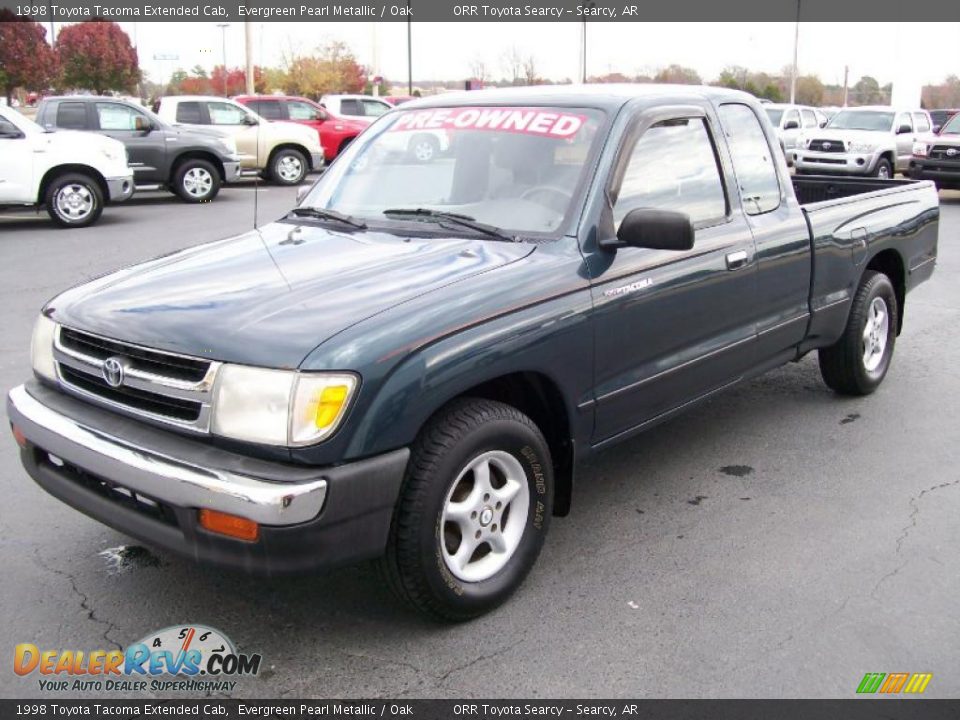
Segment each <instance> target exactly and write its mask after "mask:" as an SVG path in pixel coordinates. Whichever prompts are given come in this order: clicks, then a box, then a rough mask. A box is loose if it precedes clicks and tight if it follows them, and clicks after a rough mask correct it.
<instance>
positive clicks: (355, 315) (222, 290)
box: [48, 222, 535, 369]
mask: <svg viewBox="0 0 960 720" xmlns="http://www.w3.org/2000/svg"><path fill="white" fill-rule="evenodd" d="M534 248H535V246H533V245H529V244H519V243H518V244H512V243H501V242H496V241H489V240H482V239H472V238H471V239H464V238H451V237H428V238H415V237H413V238H408V237H397V236H395V235H391V234H388V233H383V232H361V233H353V234H347V233H342V232H338V231H337V230H334V229H331V228H328V227H319V226H318V225H317V224H302V225H299V224H296V223H289V222H277V223H273V224H270V225H267V226H265V227H263V228H261V229H260V230H259V231H257V230H255V231H252V232H249V233H245V234H243V235H240V236H237V237H235V238H231V239H228V240H222V241H219V242H216V243H211V244H208V245H202V246H199V247H196V248H191V249H188V250H183V251H180V252H177V253H173V254H172V255H168V256H165V257H162V258H158V259H156V260H152V261H150V262H147V263H144V264H142V265H138V266H133V267H130V268H126V269H124V270H121V271H118V272H116V273H112V274H110V275H106V276H104V277H101V278H99V279H97V280H93V281H91V282H89V283H86V284H84V285H80V286H78V287H75V288H73V289H71V290H68V291H67V292H65V293H63V294H61V295H60V296H58V297H57V298H55V299H53V300H52V301H51V302H50V303H49V305H48V309H49V311H50V312H51V313H52V317H53V318H54V319H55V320H57V321H58V322H61V323H63V324H64V325H67V326H69V327H73V328H77V329H80V330H86V331H88V332H92V333H96V334H99V335H103V336H105V337H108V338H113V339H116V340H121V341H126V342H130V343H136V344H139V345H144V346H147V347H154V348H158V349H164V350H169V351H172V352H178V353H182V354H186V355H195V356H199V357H209V358H211V359H215V360H223V361H226V362H238V363H245V364H250V365H260V366H265V367H278V368H293V367H297V366H298V365H299V364H300V363H301V361H302V360H303V359H304V358H305V357H306V356H307V354H308V353H309V352H310V351H311V350H313V348H315V347H316V346H317V345H319V344H320V343H322V342H324V341H326V340H328V339H329V338H331V337H333V336H334V335H336V334H337V333H339V332H340V331H342V330H344V329H346V328H348V327H350V326H352V325H355V324H356V323H359V322H362V321H363V320H365V319H366V318H369V317H372V316H373V315H376V314H378V313H381V312H383V311H385V310H388V309H390V308H393V307H395V306H397V305H400V304H401V303H404V302H406V301H408V300H410V299H412V298H415V297H420V296H423V295H424V294H427V293H430V292H431V291H433V290H436V289H438V288H441V287H445V286H448V285H451V284H454V283H458V282H462V281H464V280H466V279H467V278H470V277H471V276H474V275H477V274H479V273H484V272H488V271H491V270H494V269H495V268H498V267H501V266H504V265H506V264H509V263H511V262H515V261H517V260H520V259H521V258H524V257H526V256H527V255H529V254H530V253H531V252H533V251H534ZM341 369H348V368H341Z"/></svg>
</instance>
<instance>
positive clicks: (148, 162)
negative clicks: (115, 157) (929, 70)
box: [94, 101, 167, 185]
mask: <svg viewBox="0 0 960 720" xmlns="http://www.w3.org/2000/svg"><path fill="white" fill-rule="evenodd" d="M94 117H95V122H96V129H97V130H98V131H99V132H100V134H102V135H107V136H108V137H112V138H114V139H115V140H119V141H120V142H122V143H123V144H124V146H125V147H126V149H127V161H128V163H129V165H130V168H131V169H132V170H133V172H134V173H135V174H134V181H135V182H136V183H137V184H139V185H143V184H145V183H160V182H163V181H164V180H166V178H164V177H163V176H162V175H161V172H162V169H163V168H164V167H165V166H166V163H165V162H164V156H165V154H166V151H167V148H166V138H165V137H164V133H163V131H162V130H160V129H159V128H158V129H154V130H137V118H140V122H141V123H142V124H143V126H144V127H150V125H151V124H152V121H151V120H150V118H148V117H147V116H146V115H144V114H143V113H141V112H137V111H136V110H135V109H134V108H132V107H130V106H129V105H125V104H123V103H117V102H102V101H97V103H96V104H95V106H94Z"/></svg>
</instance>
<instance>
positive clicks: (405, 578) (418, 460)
mask: <svg viewBox="0 0 960 720" xmlns="http://www.w3.org/2000/svg"><path fill="white" fill-rule="evenodd" d="M489 452H499V453H505V454H508V455H509V456H511V457H512V458H513V460H515V461H517V462H519V466H518V467H521V468H522V470H523V474H524V475H525V480H526V484H527V492H528V495H527V498H528V500H529V502H528V507H527V513H526V516H525V517H524V518H523V521H524V523H525V524H524V526H523V530H522V534H521V535H520V536H519V540H518V541H517V543H518V544H516V545H515V550H513V552H512V555H509V559H507V560H506V563H505V565H503V566H502V567H501V568H500V569H499V571H497V572H495V573H493V574H491V575H490V576H489V577H486V578H483V579H480V580H479V581H478V582H466V581H464V580H461V579H459V578H458V577H456V576H455V575H454V574H453V572H451V569H450V568H449V567H448V564H447V560H445V559H444V554H443V553H444V545H443V544H444V543H448V542H449V541H450V538H449V535H448V534H447V533H448V532H449V526H450V524H451V523H448V525H447V527H446V528H445V527H444V526H443V523H442V518H443V511H444V508H445V507H448V506H447V501H448V495H449V494H451V493H453V492H455V491H456V489H458V488H459V485H458V486H457V488H455V487H454V484H455V482H456V481H457V478H458V477H459V476H460V475H461V473H462V472H463V471H464V469H465V468H467V467H468V465H469V464H470V463H471V462H472V461H474V460H476V459H477V458H479V457H480V456H483V455H484V454H485V453H489ZM501 457H503V455H501ZM552 468H553V466H552V461H551V458H550V449H549V447H548V446H547V442H546V440H545V439H544V437H543V434H542V433H541V432H540V430H539V428H538V427H537V426H536V425H535V424H534V423H533V421H532V420H530V418H528V417H527V416H526V415H524V414H523V413H521V412H520V411H519V410H517V409H516V408H514V407H511V406H509V405H505V404H503V403H500V402H494V401H492V400H480V399H471V398H467V399H462V400H457V401H454V402H453V403H451V404H450V405H448V406H447V407H445V408H444V409H442V410H441V411H439V412H438V413H437V414H436V415H435V416H434V417H433V418H432V419H431V420H430V421H429V423H428V424H427V425H426V427H425V428H424V429H423V431H421V433H420V436H419V437H418V439H417V441H416V442H415V443H414V446H413V451H412V455H411V458H410V464H409V466H408V468H407V477H406V479H405V481H404V484H403V488H402V490H401V492H400V498H399V500H398V501H397V507H396V509H395V511H394V515H393V522H392V524H391V527H390V538H389V541H388V544H387V553H386V556H385V557H384V559H383V563H382V565H383V569H384V571H385V574H386V577H387V579H388V581H389V584H390V586H391V587H392V588H393V590H394V592H396V593H397V595H398V596H399V597H400V598H401V599H403V600H405V601H406V602H408V603H410V604H411V605H412V606H413V607H415V608H416V609H417V610H419V611H421V612H423V613H425V614H427V615H429V616H431V617H433V618H435V619H439V620H446V621H463V620H469V619H470V618H474V617H477V616H478V615H482V614H483V613H485V612H488V611H489V610H492V609H493V608H495V607H497V606H498V605H500V604H501V603H502V602H504V601H505V600H506V599H507V598H508V597H510V595H511V594H512V593H513V592H514V591H515V590H516V589H517V587H519V585H520V584H521V583H522V582H523V580H524V578H525V577H526V575H527V573H528V572H529V571H530V568H531V567H533V564H534V562H535V561H536V559H537V556H538V555H539V554H540V549H541V548H542V547H543V542H544V538H545V536H546V533H547V528H548V526H549V524H550V516H551V513H552V510H553V495H554V482H553V469H552ZM464 477H465V478H466V477H467V476H466V475H465V476H464ZM521 482H522V481H521ZM492 492H493V491H492ZM516 497H517V498H519V497H520V495H519V494H518V495H517V496H516ZM489 498H490V496H489V495H484V496H482V499H481V502H483V503H487V501H488V500H489ZM495 499H496V498H495V497H494V500H495ZM490 502H493V501H492V500H491V501H490ZM514 502H515V500H511V501H508V503H507V508H505V509H504V510H502V511H501V512H502V514H501V515H497V516H494V517H492V518H491V517H488V518H487V521H486V522H487V523H488V524H487V525H485V526H484V527H483V530H484V531H485V532H486V531H490V530H493V531H496V523H495V522H494V523H493V525H490V524H489V523H490V520H491V519H493V520H496V519H497V518H498V517H499V518H500V519H502V521H503V522H502V527H501V528H500V531H501V532H503V530H504V528H506V527H508V525H509V523H510V522H511V521H512V519H513V518H510V517H509V508H512V507H514V506H515V505H514ZM520 506H522V502H521V503H520ZM497 507H499V505H497ZM486 509H491V510H492V508H491V506H490V505H485V508H484V511H482V512H481V516H482V515H483V514H484V513H485V512H486ZM473 515H476V513H473ZM471 522H473V521H471ZM476 522H477V523H479V522H482V520H481V519H478V520H477V521H476ZM478 528H479V525H478ZM478 532H479V529H478ZM503 535H504V536H506V533H503ZM461 542H462V540H461ZM483 547H484V542H483V541H480V544H479V545H478V546H477V550H476V551H475V552H474V554H473V555H472V556H471V557H474V556H476V555H477V553H481V552H482V550H483ZM491 547H492V546H490V545H487V546H486V548H487V551H488V552H489V551H490V549H491ZM447 548H448V550H447V552H450V550H449V545H448V546H447Z"/></svg>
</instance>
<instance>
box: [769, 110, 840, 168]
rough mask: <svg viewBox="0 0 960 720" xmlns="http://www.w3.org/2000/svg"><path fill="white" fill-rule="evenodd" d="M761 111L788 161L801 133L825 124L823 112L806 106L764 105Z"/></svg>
mask: <svg viewBox="0 0 960 720" xmlns="http://www.w3.org/2000/svg"><path fill="white" fill-rule="evenodd" d="M763 109H764V111H765V112H766V113H767V117H768V118H770V124H771V125H773V129H774V131H775V132H776V133H777V137H778V138H779V139H780V146H781V147H782V148H783V150H784V152H786V153H788V155H787V159H788V160H789V159H790V156H789V153H790V152H791V151H793V150H795V149H796V147H797V138H798V137H800V135H801V134H802V133H804V132H805V131H810V130H815V129H817V128H822V127H823V126H824V125H826V124H827V116H826V115H825V114H824V113H823V112H821V111H820V110H819V109H817V108H814V107H808V106H806V105H789V104H783V103H765V104H764V106H763Z"/></svg>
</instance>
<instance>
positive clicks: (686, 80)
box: [653, 65, 703, 85]
mask: <svg viewBox="0 0 960 720" xmlns="http://www.w3.org/2000/svg"><path fill="white" fill-rule="evenodd" d="M653 80H654V82H658V83H674V84H678V85H700V84H701V83H702V82H703V80H701V79H700V74H699V73H698V72H697V71H696V70H694V69H693V68H688V67H683V66H682V65H668V66H667V67H665V68H663V69H662V70H660V72H658V73H657V74H656V75H655V76H654V78H653Z"/></svg>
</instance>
